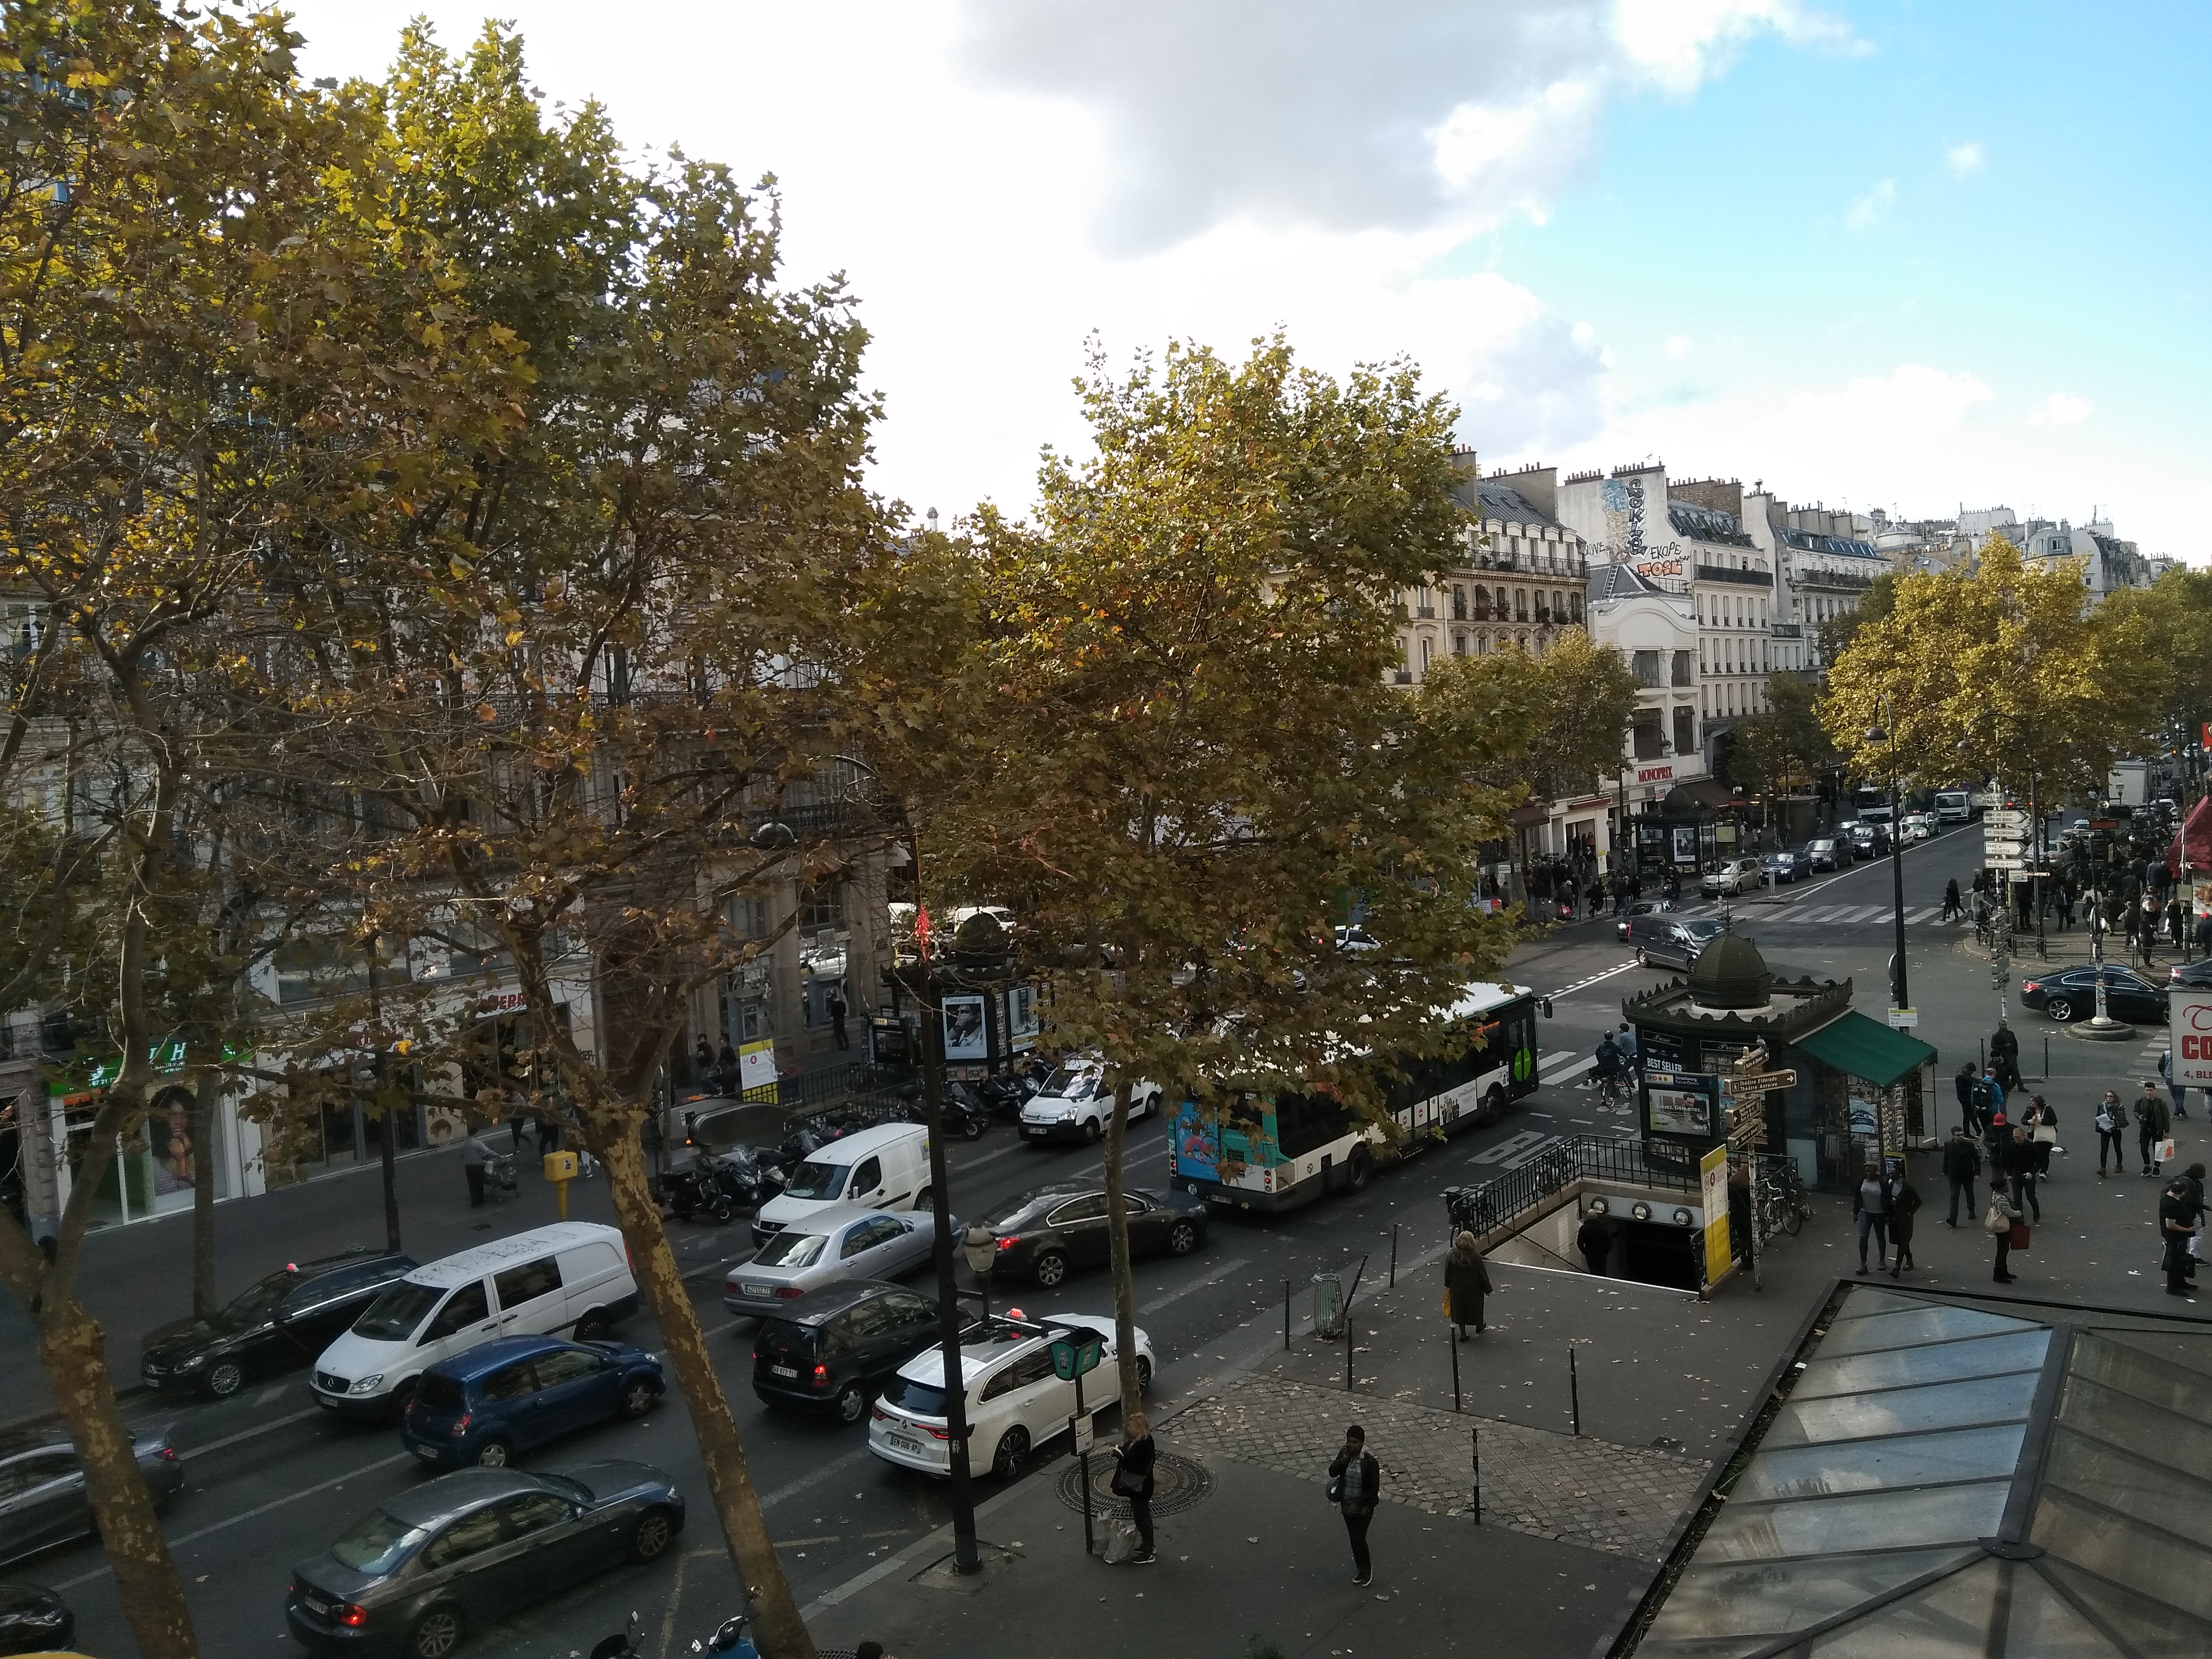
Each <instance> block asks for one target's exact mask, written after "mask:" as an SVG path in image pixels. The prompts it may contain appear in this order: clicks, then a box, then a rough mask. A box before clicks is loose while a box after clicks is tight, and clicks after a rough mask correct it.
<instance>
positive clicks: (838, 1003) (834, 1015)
mask: <svg viewBox="0 0 2212 1659" xmlns="http://www.w3.org/2000/svg"><path fill="white" fill-rule="evenodd" d="M828 1006H829V1035H830V1036H831V1037H832V1038H834V1039H835V1040H836V1044H837V1046H838V1047H839V1048H851V1047H852V1046H853V1044H852V1041H851V1039H850V1038H848V1037H847V1036H846V1035H845V994H844V993H843V992H842V991H840V990H839V989H838V988H837V987H836V986H834V985H833V986H831V987H829V1005H828Z"/></svg>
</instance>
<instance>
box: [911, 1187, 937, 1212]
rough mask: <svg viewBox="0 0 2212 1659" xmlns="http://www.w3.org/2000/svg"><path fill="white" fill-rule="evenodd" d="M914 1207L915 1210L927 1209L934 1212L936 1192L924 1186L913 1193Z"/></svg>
mask: <svg viewBox="0 0 2212 1659" xmlns="http://www.w3.org/2000/svg"><path fill="white" fill-rule="evenodd" d="M914 1207H915V1209H917V1210H927V1211H929V1212H932V1213H934V1212H936V1209H937V1194H935V1193H933V1192H932V1191H930V1189H929V1188H927V1187H924V1188H922V1189H921V1191H920V1192H918V1193H916V1194H915V1195H914Z"/></svg>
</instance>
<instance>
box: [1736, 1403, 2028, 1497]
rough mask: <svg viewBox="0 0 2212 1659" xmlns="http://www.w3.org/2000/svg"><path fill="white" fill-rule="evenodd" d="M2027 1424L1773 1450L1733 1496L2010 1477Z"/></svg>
mask: <svg viewBox="0 0 2212 1659" xmlns="http://www.w3.org/2000/svg"><path fill="white" fill-rule="evenodd" d="M2026 1433H2027V1425H2025V1424H2023V1423H1998V1424H1993V1425H1988V1426H1986V1427H1983V1428H1978V1429H1960V1430H1956V1431H1953V1432H1950V1433H1948V1434H1908V1435H1902V1436H1899V1437H1893V1438H1891V1439H1887V1440H1851V1441H1846V1442H1844V1443H1842V1444H1840V1445H1812V1446H1790V1447H1784V1446H1775V1447H1768V1448H1765V1449H1761V1450H1760V1451H1759V1455H1757V1456H1755V1457H1754V1458H1753V1459H1752V1462H1751V1467H1750V1468H1747V1469H1746V1470H1745V1471H1744V1473H1743V1474H1742V1475H1741V1478H1739V1479H1738V1480H1737V1481H1736V1483H1735V1488H1734V1490H1733V1491H1731V1492H1730V1493H1729V1497H1730V1498H1732V1499H1733V1500H1735V1501H1736V1502H1738V1503H1741V1502H1742V1501H1743V1500H1744V1499H1746V1498H1818V1497H1821V1496H1823V1495H1825V1494H1827V1493H1832V1492H1872V1491H1875V1490H1877V1489H1879V1488H1881V1487H1886V1486H1887V1487H1894V1486H1927V1485H1929V1484H1931V1483H1932V1482H1935V1481H1939V1480H1993V1479H1998V1478H2004V1479H2009V1478H2010V1477H2011V1475H2012V1473H2013V1471H2014V1470H2015V1468H2018V1467H2019V1466H2020V1446H2021V1437H2023V1436H2024V1435H2025V1434H2026Z"/></svg>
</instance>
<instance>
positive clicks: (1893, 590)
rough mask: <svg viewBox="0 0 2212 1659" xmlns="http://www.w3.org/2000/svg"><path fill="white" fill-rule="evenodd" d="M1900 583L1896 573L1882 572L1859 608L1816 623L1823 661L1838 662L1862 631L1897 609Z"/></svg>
mask: <svg viewBox="0 0 2212 1659" xmlns="http://www.w3.org/2000/svg"><path fill="white" fill-rule="evenodd" d="M1899 580H1901V579H1900V578H1899V575H1898V574H1897V573H1896V572H1895V571H1893V570H1885V571H1883V572H1882V573H1881V574H1880V575H1879V576H1876V577H1875V579H1874V580H1873V582H1872V583H1870V584H1869V586H1868V588H1867V591H1866V592H1864V593H1863V594H1861V595H1860V596H1859V602H1858V603H1857V605H1853V606H1851V607H1850V609H1849V610H1847V611H1841V612H1839V613H1838V614H1837V615H1835V616H1832V617H1828V618H1827V619H1826V621H1824V622H1820V623H1814V629H1815V630H1816V631H1817V634H1818V635H1819V638H1820V660H1821V661H1823V662H1833V661H1835V659H1837V658H1838V657H1840V656H1842V655H1843V654H1844V652H1845V651H1847V650H1849V649H1850V643H1851V641H1853V640H1855V639H1857V637H1858V634H1859V630H1860V629H1863V628H1864V627H1866V626H1867V625H1868V624H1869V623H1875V622H1880V621H1881V619H1882V618H1884V617H1887V616H1888V615H1889V614H1890V612H1891V611H1894V610H1895V609H1896V608H1897V584H1898V582H1899Z"/></svg>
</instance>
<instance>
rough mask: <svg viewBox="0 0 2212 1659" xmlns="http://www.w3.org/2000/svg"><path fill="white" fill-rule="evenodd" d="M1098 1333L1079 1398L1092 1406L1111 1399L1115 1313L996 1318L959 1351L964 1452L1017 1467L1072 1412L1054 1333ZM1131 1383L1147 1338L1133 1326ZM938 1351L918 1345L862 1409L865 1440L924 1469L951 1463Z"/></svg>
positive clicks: (1141, 1374) (980, 1461) (1144, 1377)
mask: <svg viewBox="0 0 2212 1659" xmlns="http://www.w3.org/2000/svg"><path fill="white" fill-rule="evenodd" d="M1094 1333H1095V1334H1097V1336H1098V1338H1099V1340H1100V1342H1101V1344H1102V1346H1103V1350H1104V1352H1103V1358H1101V1359H1100V1361H1099V1364H1098V1369H1097V1371H1095V1372H1094V1373H1092V1381H1091V1383H1090V1384H1089V1385H1087V1386H1086V1387H1085V1389H1084V1404H1085V1406H1087V1407H1090V1408H1091V1411H1092V1412H1094V1413H1095V1412H1097V1411H1098V1410H1099V1409H1101V1408H1102V1407H1107V1406H1110V1405H1112V1404H1113V1403H1114V1398H1115V1391H1114V1380H1113V1367H1114V1365H1115V1349H1114V1321H1113V1319H1112V1318H1111V1316H1105V1315H1096V1314H1055V1315H1054V1316H1052V1318H1051V1319H1050V1320H1049V1321H1047V1322H1043V1323H1042V1324H1037V1323H1027V1322H1024V1323H1023V1324H1020V1325H1016V1324H1015V1323H1013V1322H1011V1321H1006V1320H994V1321H993V1322H992V1323H991V1336H990V1340H986V1341H981V1342H977V1343H975V1345H973V1346H965V1347H963V1348H962V1349H961V1351H960V1370H961V1382H962V1384H963V1386H964V1387H965V1388H966V1389H967V1406H966V1411H967V1416H968V1431H969V1448H970V1449H969V1461H970V1462H971V1463H972V1464H973V1465H974V1466H975V1467H976V1468H982V1467H983V1466H984V1465H985V1464H987V1465H988V1466H989V1468H990V1471H991V1473H992V1474H995V1475H996V1476H998V1477H999V1479H1000V1480H1012V1479H1013V1478H1014V1477H1015V1476H1016V1475H1018V1474H1020V1473H1021V1471H1022V1460H1023V1459H1024V1458H1025V1457H1027V1456H1028V1455H1029V1454H1030V1451H1031V1450H1032V1449H1034V1448H1036V1447H1038V1446H1042V1445H1043V1444H1045V1443H1047V1442H1048V1441H1051V1440H1054V1439H1056V1438H1058V1437H1060V1436H1061V1435H1063V1434H1066V1432H1067V1431H1068V1419H1070V1418H1071V1417H1073V1415H1074V1414H1075V1384H1074V1383H1072V1382H1070V1383H1063V1382H1061V1381H1060V1378H1059V1377H1057V1376H1054V1374H1053V1368H1052V1346H1051V1345H1052V1341H1053V1340H1054V1338H1066V1337H1070V1336H1076V1335H1082V1336H1086V1337H1087V1336H1089V1335H1091V1334H1094ZM1137 1376H1138V1384H1137V1386H1138V1389H1139V1391H1140V1392H1141V1391H1142V1390H1143V1389H1147V1388H1149V1387H1150V1386H1151V1385H1152V1339H1151V1338H1150V1337H1148V1336H1146V1334H1145V1333H1144V1332H1143V1331H1141V1330H1140V1331H1139V1332H1138V1333H1137ZM950 1444H951V1442H950V1439H949V1437H947V1434H946V1432H945V1355H944V1354H943V1353H942V1352H939V1351H937V1350H934V1349H933V1350H931V1351H930V1352H925V1353H920V1354H916V1355H915V1357H914V1358H912V1359H909V1360H908V1361H907V1363H906V1364H903V1365H902V1366H900V1367H899V1369H898V1371H897V1374H896V1376H893V1377H892V1378H891V1380H890V1383H888V1384H886V1385H885V1387H884V1393H883V1398H882V1399H880V1400H878V1401H876V1405H875V1409H874V1410H873V1411H872V1412H871V1413H869V1418H868V1449H869V1450H870V1451H872V1452H873V1453H874V1454H875V1455H877V1456H878V1457H880V1458H882V1459H883V1460H884V1462H887V1463H896V1464H898V1465H900V1466H901V1467H902V1468H909V1469H919V1470H921V1472H922V1473H923V1474H949V1473H951V1459H950V1456H949V1448H950Z"/></svg>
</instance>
